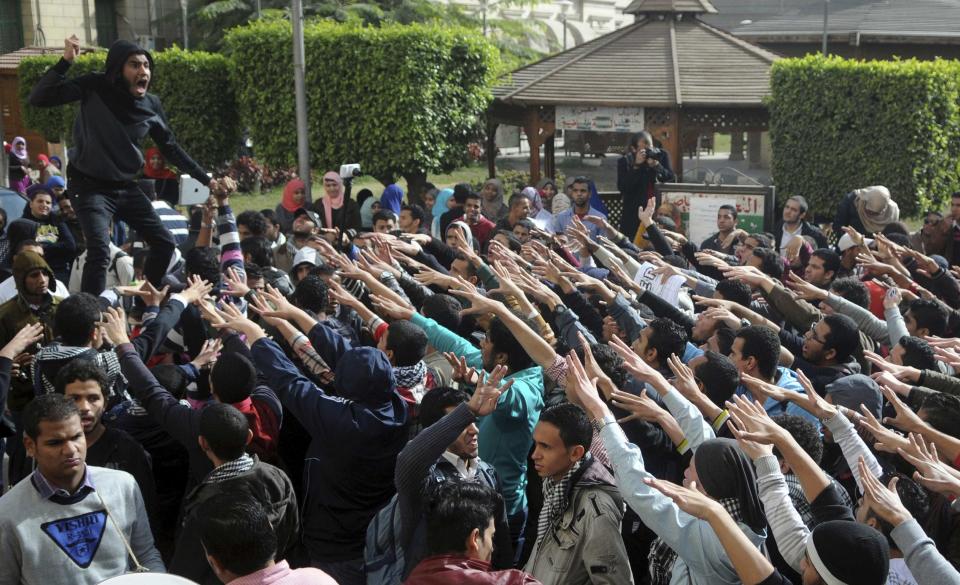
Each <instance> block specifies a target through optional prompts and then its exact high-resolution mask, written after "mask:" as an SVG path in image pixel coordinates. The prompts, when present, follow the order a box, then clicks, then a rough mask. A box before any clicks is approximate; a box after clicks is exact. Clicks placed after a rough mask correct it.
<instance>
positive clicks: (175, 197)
mask: <svg viewBox="0 0 960 585" xmlns="http://www.w3.org/2000/svg"><path fill="white" fill-rule="evenodd" d="M146 159H147V164H145V165H143V176H145V177H146V178H148V179H153V189H154V191H156V193H157V199H162V200H164V201H166V202H167V203H169V204H170V206H171V207H172V206H175V205H176V204H177V203H179V202H180V180H179V177H178V176H177V174H176V173H175V172H173V171H171V170H170V169H169V168H167V161H165V160H164V158H163V155H162V154H160V149H159V148H157V147H155V146H154V147H152V148H148V149H147V153H146Z"/></svg>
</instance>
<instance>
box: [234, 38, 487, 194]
mask: <svg viewBox="0 0 960 585" xmlns="http://www.w3.org/2000/svg"><path fill="white" fill-rule="evenodd" d="M304 37H305V46H306V84H307V101H308V105H307V107H308V120H309V122H308V124H309V136H310V152H311V157H312V160H311V166H312V167H313V168H316V169H335V168H338V167H339V165H340V164H342V163H351V162H359V163H361V165H362V167H363V171H364V173H366V174H369V175H372V176H374V177H376V178H377V179H378V180H381V181H383V182H385V183H386V182H389V181H392V180H394V179H396V178H398V177H399V176H404V177H414V176H420V177H422V176H423V174H424V173H426V172H445V171H449V170H451V169H453V168H455V167H457V166H458V165H460V164H462V163H463V162H465V160H466V159H465V157H466V154H467V148H466V146H467V143H468V142H469V141H470V139H471V138H472V137H473V136H474V135H475V130H476V129H477V128H478V127H479V122H480V119H481V116H482V114H483V112H484V111H485V109H486V107H487V105H488V104H489V102H490V100H491V99H492V94H491V91H490V88H491V86H492V83H493V81H494V73H495V71H496V69H497V64H498V56H497V52H496V49H495V48H494V47H493V46H492V45H491V44H489V43H488V42H487V41H486V40H485V39H484V38H483V37H482V36H480V35H478V34H476V32H475V31H469V30H467V29H461V28H456V27H449V26H439V25H420V24H414V25H409V26H403V25H392V24H388V25H384V26H382V27H378V28H373V27H366V28H365V27H361V26H359V25H351V24H336V23H331V22H316V23H311V24H308V25H307V26H306V27H305V31H304ZM291 39H292V32H291V27H290V24H289V23H288V22H285V21H284V22H276V21H274V22H254V23H252V24H250V25H248V26H244V27H241V28H236V29H233V30H232V31H230V33H228V35H227V39H226V47H227V51H228V54H229V55H230V56H231V57H232V59H233V63H234V84H235V87H237V88H238V92H237V95H238V101H239V103H240V111H241V115H242V117H243V118H244V119H245V120H249V121H251V122H252V123H251V124H250V128H251V132H252V138H253V142H254V150H255V151H256V153H257V158H258V159H261V160H264V161H266V162H267V163H268V164H271V165H292V164H295V162H296V160H297V138H296V128H295V120H296V108H295V104H294V93H293V55H292V50H291V46H292V45H291Z"/></svg>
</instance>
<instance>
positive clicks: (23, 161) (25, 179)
mask: <svg viewBox="0 0 960 585" xmlns="http://www.w3.org/2000/svg"><path fill="white" fill-rule="evenodd" d="M9 158H10V162H9V165H8V166H9V170H8V171H7V178H8V179H9V183H10V188H11V189H13V190H14V191H17V192H19V193H20V194H25V193H26V192H27V187H28V186H30V174H29V173H30V156H29V155H28V154H27V141H26V140H24V138H23V136H17V137H16V138H14V139H13V142H11V143H10V157H9Z"/></svg>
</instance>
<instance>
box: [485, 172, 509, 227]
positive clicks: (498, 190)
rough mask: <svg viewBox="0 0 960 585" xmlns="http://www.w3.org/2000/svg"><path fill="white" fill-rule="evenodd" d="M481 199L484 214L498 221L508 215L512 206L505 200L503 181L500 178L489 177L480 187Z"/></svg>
mask: <svg viewBox="0 0 960 585" xmlns="http://www.w3.org/2000/svg"><path fill="white" fill-rule="evenodd" d="M480 199H481V201H482V205H483V207H482V209H481V211H482V212H483V216H484V217H486V218H487V219H489V220H490V221H492V222H493V223H497V222H498V221H500V220H501V219H503V218H505V217H507V215H508V214H509V213H510V208H508V207H507V204H506V203H504V202H503V183H501V182H500V179H487V180H486V182H484V184H483V187H482V188H481V189H480Z"/></svg>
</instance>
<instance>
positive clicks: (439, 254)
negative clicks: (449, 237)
mask: <svg viewBox="0 0 960 585" xmlns="http://www.w3.org/2000/svg"><path fill="white" fill-rule="evenodd" d="M424 251H426V252H429V253H430V254H432V255H433V256H434V257H435V258H436V259H437V262H439V263H440V264H442V265H443V266H445V267H446V269H449V268H450V264H452V263H453V261H454V260H455V259H456V258H457V251H456V250H454V249H453V248H451V247H450V246H448V245H447V244H446V242H444V241H443V240H440V239H438V238H430V243H429V244H427V245H426V246H424Z"/></svg>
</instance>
